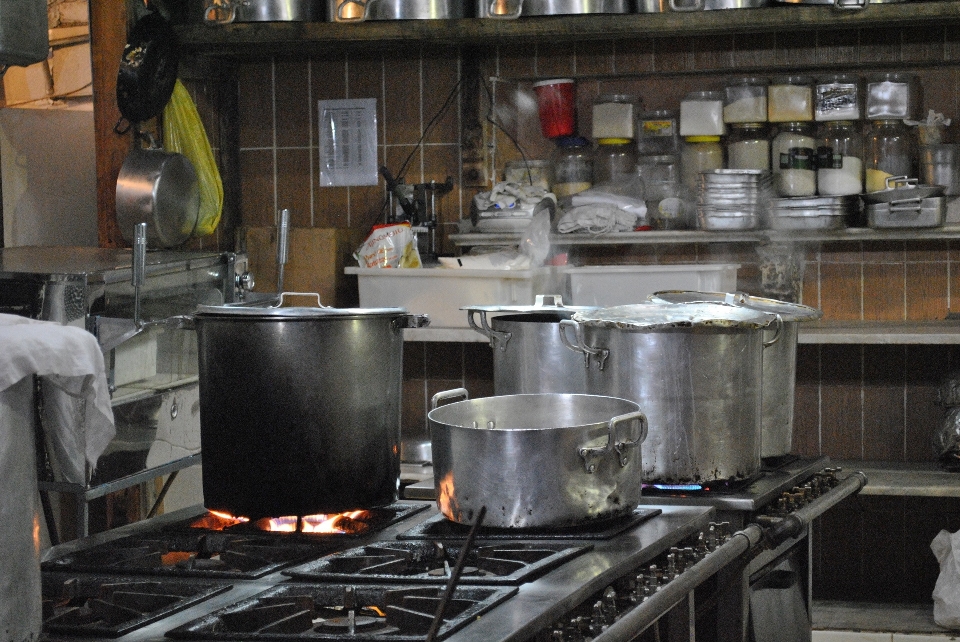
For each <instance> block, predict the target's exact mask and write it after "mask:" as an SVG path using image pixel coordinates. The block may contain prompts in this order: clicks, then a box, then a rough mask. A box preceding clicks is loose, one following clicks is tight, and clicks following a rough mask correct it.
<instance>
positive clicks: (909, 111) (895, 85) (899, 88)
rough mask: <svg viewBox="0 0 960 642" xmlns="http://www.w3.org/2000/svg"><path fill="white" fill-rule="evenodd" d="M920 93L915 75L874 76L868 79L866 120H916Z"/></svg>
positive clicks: (890, 74)
mask: <svg viewBox="0 0 960 642" xmlns="http://www.w3.org/2000/svg"><path fill="white" fill-rule="evenodd" d="M918 92H919V85H918V83H917V79H916V76H914V75H913V74H905V73H885V74H874V75H872V76H870V77H869V78H868V79H867V113H866V118H867V119H868V120H884V119H888V118H900V119H903V118H915V113H916V111H917V108H918V107H919V105H918V102H919V97H918Z"/></svg>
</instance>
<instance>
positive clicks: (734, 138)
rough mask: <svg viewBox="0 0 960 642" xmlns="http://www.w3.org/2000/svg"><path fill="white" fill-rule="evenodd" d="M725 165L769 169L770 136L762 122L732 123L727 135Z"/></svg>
mask: <svg viewBox="0 0 960 642" xmlns="http://www.w3.org/2000/svg"><path fill="white" fill-rule="evenodd" d="M727 167H728V168H730V169H762V170H766V171H770V138H769V137H768V136H767V128H766V126H765V125H764V124H763V123H734V124H732V125H730V134H729V135H728V137H727Z"/></svg>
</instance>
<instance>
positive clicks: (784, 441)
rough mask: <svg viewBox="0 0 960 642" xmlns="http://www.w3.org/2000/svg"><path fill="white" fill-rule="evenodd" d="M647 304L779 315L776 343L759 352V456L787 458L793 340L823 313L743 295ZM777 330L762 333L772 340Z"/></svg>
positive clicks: (675, 295)
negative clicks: (699, 304)
mask: <svg viewBox="0 0 960 642" xmlns="http://www.w3.org/2000/svg"><path fill="white" fill-rule="evenodd" d="M650 300H651V301H654V302H657V301H659V302H664V303H691V302H693V301H707V302H712V303H729V304H731V305H739V306H742V307H745V308H750V309H751V310H757V311H759V312H767V313H770V314H776V315H779V316H780V319H781V320H782V321H783V328H782V329H781V330H780V340H779V341H777V342H776V343H775V344H773V345H772V346H770V347H769V348H767V349H766V350H764V351H763V393H762V403H761V405H762V409H761V416H760V424H761V436H760V457H761V458H772V457H783V456H784V455H788V454H789V453H790V450H791V449H792V448H793V406H794V397H795V391H796V381H797V338H798V335H799V332H800V330H799V328H800V326H799V324H800V323H801V322H803V321H813V320H815V319H819V318H820V317H822V316H823V312H821V311H820V310H817V309H816V308H811V307H809V306H806V305H800V304H799V303H790V302H787V301H779V300H777V299H767V298H764V297H757V296H751V295H749V294H744V293H743V292H733V293H726V292H694V291H669V292H655V293H654V294H653V295H651V297H650ZM776 331H777V329H776V328H775V327H769V328H767V329H766V330H765V331H764V332H765V333H766V335H767V337H768V338H770V339H772V338H773V333H775V332H776Z"/></svg>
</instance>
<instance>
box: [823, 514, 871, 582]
mask: <svg viewBox="0 0 960 642" xmlns="http://www.w3.org/2000/svg"><path fill="white" fill-rule="evenodd" d="M859 500H860V498H859V497H854V498H852V499H851V498H848V499H846V500H844V501H842V502H840V503H839V504H837V505H836V506H835V507H834V508H832V509H830V510H829V511H827V512H826V513H824V514H823V516H822V517H820V519H818V520H817V527H816V528H814V533H819V534H818V540H817V544H818V545H817V546H815V548H814V555H815V556H816V559H817V563H816V564H815V569H816V570H817V571H819V573H818V574H815V575H814V578H813V597H814V599H816V600H849V599H854V598H853V596H857V597H859V596H860V595H861V594H862V590H863V565H862V559H861V557H862V555H863V531H864V526H863V522H864V513H865V512H866V511H865V510H864V509H863V507H862V502H861V501H859Z"/></svg>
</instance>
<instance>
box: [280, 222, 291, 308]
mask: <svg viewBox="0 0 960 642" xmlns="http://www.w3.org/2000/svg"><path fill="white" fill-rule="evenodd" d="M289 252H290V210H288V209H287V208H283V209H282V210H280V221H279V222H278V223H277V295H280V294H281V293H282V292H283V266H284V265H286V264H287V255H288V254H289Z"/></svg>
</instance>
